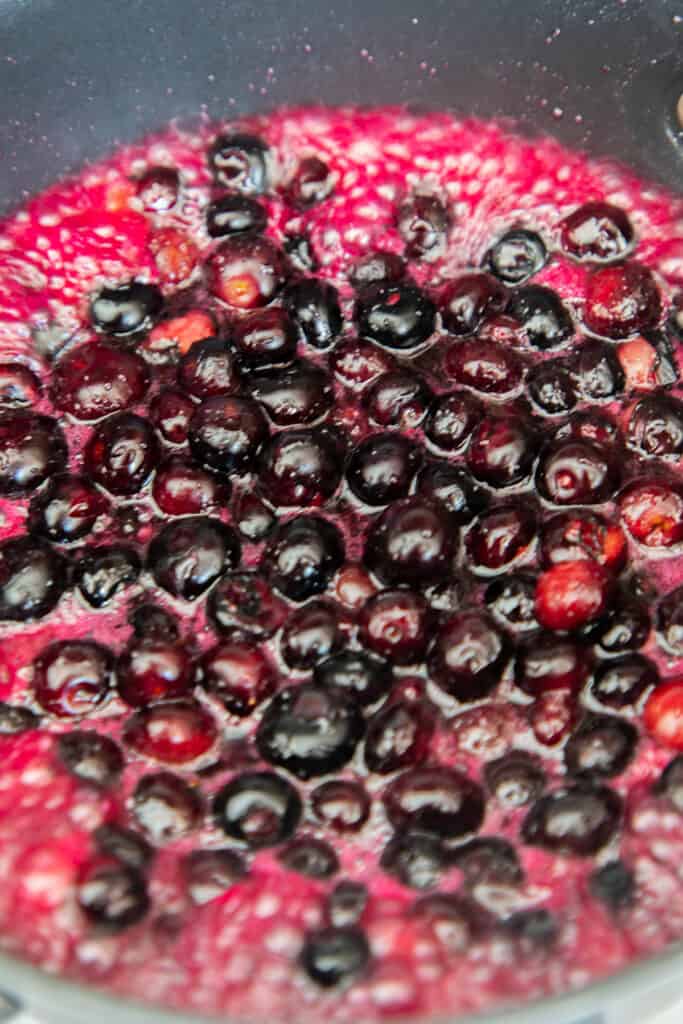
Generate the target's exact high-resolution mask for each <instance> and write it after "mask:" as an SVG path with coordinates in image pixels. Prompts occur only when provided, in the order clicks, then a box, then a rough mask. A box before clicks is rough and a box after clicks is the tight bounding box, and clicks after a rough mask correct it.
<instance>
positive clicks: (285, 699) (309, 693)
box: [256, 683, 365, 779]
mask: <svg viewBox="0 0 683 1024" xmlns="http://www.w3.org/2000/svg"><path fill="white" fill-rule="evenodd" d="M364 731H365V725H364V722H363V718H362V715H361V713H360V711H359V709H358V706H357V704H356V702H355V700H353V699H352V698H351V696H350V695H349V694H348V693H347V692H344V691H343V690H324V689H322V688H318V687H317V686H313V685H311V684H309V683H304V684H303V685H301V686H289V687H287V688H286V689H284V690H280V692H279V693H278V694H277V696H275V697H274V698H273V700H272V701H271V702H270V704H269V705H268V708H267V709H266V712H265V714H264V715H263V718H262V719H261V722H260V724H259V727H258V730H257V732H256V745H257V747H258V749H259V752H260V754H261V757H263V759H264V760H265V761H268V762H269V763H270V764H274V765H278V766H279V767H281V768H285V769H286V770H287V771H289V772H291V773H292V774H293V775H296V776H297V778H300V779H310V778H313V777H315V776H317V775H328V774H329V773H330V772H334V771H337V770H338V769H339V768H341V767H343V765H345V764H346V763H347V762H348V761H349V760H350V759H351V757H352V756H353V752H354V750H355V748H356V745H357V744H358V742H359V741H360V739H361V738H362V736H363V732H364Z"/></svg>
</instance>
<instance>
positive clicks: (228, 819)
mask: <svg viewBox="0 0 683 1024" xmlns="http://www.w3.org/2000/svg"><path fill="white" fill-rule="evenodd" d="M213 813H214V817H215V820H216V824H217V825H218V827H219V828H221V829H223V831H224V832H225V833H226V835H229V836H231V837H232V838H233V839H239V840H241V841H242V842H244V843H246V844H247V845H248V846H249V847H251V848H252V849H260V848H262V847H266V846H277V845H278V844H279V843H281V842H283V840H285V839H288V838H289V837H290V836H291V835H292V834H293V833H294V832H295V830H296V827H297V825H298V824H299V819H300V818H301V799H300V797H299V794H298V793H297V791H296V790H295V789H294V786H292V784H291V783H290V782H288V781H287V780H286V779H284V778H282V776H281V775H275V774H274V773H273V772H244V773H243V774H241V775H235V776H234V778H233V779H232V780H231V781H230V782H229V783H228V784H227V785H226V786H224V787H223V788H222V789H221V790H220V791H219V792H218V793H217V795H216V797H215V799H214V803H213Z"/></svg>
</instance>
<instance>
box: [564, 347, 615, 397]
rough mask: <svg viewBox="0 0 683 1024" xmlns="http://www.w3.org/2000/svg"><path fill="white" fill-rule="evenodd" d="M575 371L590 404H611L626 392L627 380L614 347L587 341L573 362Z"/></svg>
mask: <svg viewBox="0 0 683 1024" xmlns="http://www.w3.org/2000/svg"><path fill="white" fill-rule="evenodd" d="M571 371H572V378H573V380H574V384H575V387H576V389H577V391H578V392H579V394H580V396H581V397H582V398H583V399H584V400H585V401H587V402H611V401H613V400H614V399H615V398H617V397H618V396H619V395H621V394H623V392H624V388H625V386H626V376H625V374H624V371H623V369H622V366H621V363H620V361H619V359H618V357H617V355H616V353H615V351H614V346H613V345H605V344H603V343H602V342H600V341H585V342H584V343H583V345H582V346H581V348H579V349H578V351H577V352H576V353H574V355H573V357H572V359H571Z"/></svg>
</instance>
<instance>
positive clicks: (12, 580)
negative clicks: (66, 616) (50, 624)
mask: <svg viewBox="0 0 683 1024" xmlns="http://www.w3.org/2000/svg"><path fill="white" fill-rule="evenodd" d="M66 588H67V564H66V562H65V560H64V559H63V558H62V556H61V555H60V554H58V553H57V552H56V551H55V550H54V549H53V548H51V547H50V545H49V544H47V543H46V542H45V541H44V540H41V539H40V538H39V537H13V538H12V539H11V540H6V541H5V542H4V543H3V544H0V621H8V620H9V621H12V622H28V621H29V620H31V619H40V618H42V617H43V616H44V615H47V614H48V613H49V612H51V611H52V609H53V608H54V607H55V605H56V604H57V602H58V601H59V599H60V597H61V596H62V594H63V593H64V591H65V590H66Z"/></svg>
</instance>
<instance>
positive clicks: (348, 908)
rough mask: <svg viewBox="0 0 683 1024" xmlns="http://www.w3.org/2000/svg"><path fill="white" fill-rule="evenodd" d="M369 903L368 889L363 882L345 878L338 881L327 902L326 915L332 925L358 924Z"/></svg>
mask: <svg viewBox="0 0 683 1024" xmlns="http://www.w3.org/2000/svg"><path fill="white" fill-rule="evenodd" d="M367 903H368V889H367V886H366V885H364V884H363V883H362V882H352V881H349V880H348V879H344V880H342V881H341V882H337V884H336V885H335V887H334V889H333V890H332V892H331V893H330V894H329V895H328V897H327V900H326V903H325V912H326V913H325V916H326V917H327V918H328V920H329V922H330V924H331V925H334V926H335V927H344V926H346V925H352V924H356V923H357V922H358V921H360V919H361V917H362V916H363V912H364V910H365V908H366V906H367Z"/></svg>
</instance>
